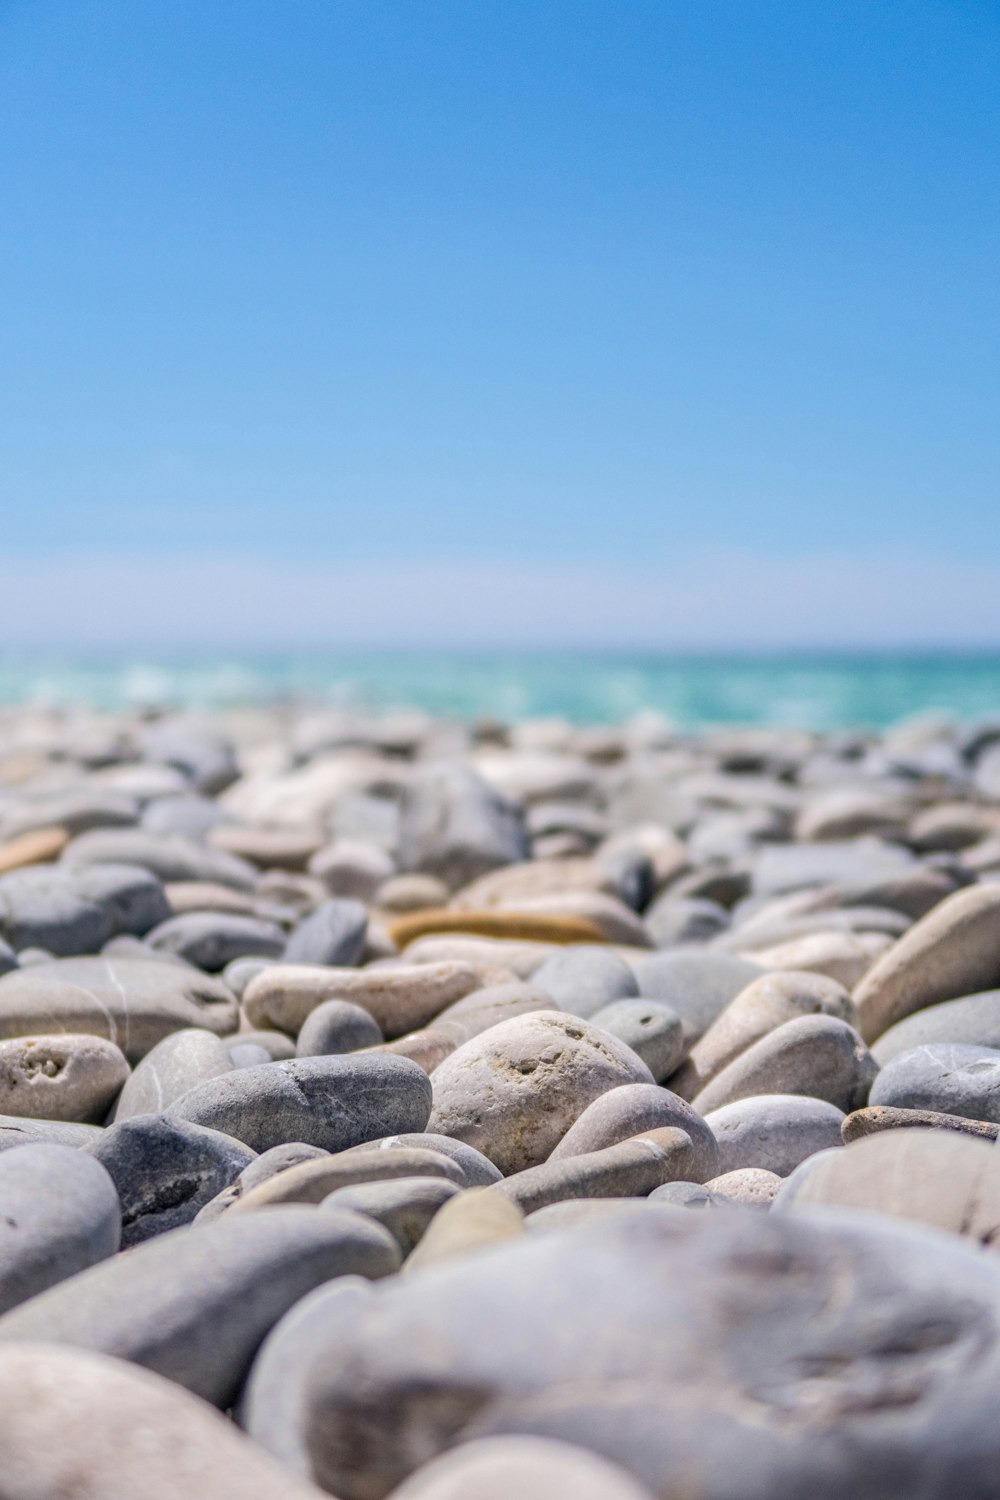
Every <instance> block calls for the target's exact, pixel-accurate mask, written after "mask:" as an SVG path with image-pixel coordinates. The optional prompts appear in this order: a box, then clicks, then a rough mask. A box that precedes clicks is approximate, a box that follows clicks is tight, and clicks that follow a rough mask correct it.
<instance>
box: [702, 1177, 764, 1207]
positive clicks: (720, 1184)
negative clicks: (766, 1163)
mask: <svg viewBox="0 0 1000 1500" xmlns="http://www.w3.org/2000/svg"><path fill="white" fill-rule="evenodd" d="M781 1181H782V1180H781V1178H780V1177H779V1176H778V1175H777V1173H776V1172H765V1171H764V1170H763V1169H762V1168H761V1167H741V1168H739V1169H738V1170H737V1171H735V1172H723V1174H722V1176H721V1177H713V1178H712V1180H711V1182H706V1184H705V1186H706V1187H707V1188H708V1190H709V1192H710V1193H713V1194H714V1195H715V1197H716V1198H721V1199H723V1200H724V1201H725V1202H726V1203H740V1204H742V1205H743V1206H744V1207H745V1208H770V1206H771V1204H772V1203H773V1202H774V1198H775V1194H776V1193H777V1192H778V1190H779V1188H780V1187H781Z"/></svg>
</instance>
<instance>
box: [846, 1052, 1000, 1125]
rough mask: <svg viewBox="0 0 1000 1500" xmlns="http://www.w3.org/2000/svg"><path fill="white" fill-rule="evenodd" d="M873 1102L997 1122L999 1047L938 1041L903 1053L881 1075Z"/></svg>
mask: <svg viewBox="0 0 1000 1500" xmlns="http://www.w3.org/2000/svg"><path fill="white" fill-rule="evenodd" d="M870 1102H871V1103H872V1104H887V1105H892V1106H893V1107H895V1108H897V1109H933V1110H940V1111H941V1112H942V1113H943V1114H946V1115H961V1116H963V1117H964V1118H965V1119H967V1120H991V1121H993V1122H994V1123H998V1122H1000V1051H998V1050H997V1049H996V1048H994V1047H965V1046H960V1045H955V1046H952V1045H951V1044H949V1043H947V1042H940V1043H937V1044H936V1045H931V1046H925V1047H915V1048H913V1050H912V1051H910V1052H901V1053H899V1055H898V1056H896V1057H894V1058H893V1059H892V1061H891V1062H889V1063H886V1065H885V1067H884V1068H883V1069H882V1071H881V1073H880V1074H879V1075H878V1078H877V1079H876V1080H875V1086H874V1088H873V1089H872V1091H871V1099H870Z"/></svg>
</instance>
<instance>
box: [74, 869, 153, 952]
mask: <svg viewBox="0 0 1000 1500" xmlns="http://www.w3.org/2000/svg"><path fill="white" fill-rule="evenodd" d="M71 874H72V879H73V880H74V881H75V882H76V886H77V889H78V890H80V891H81V892H82V893H83V895H84V896H86V897H87V898H88V899H90V900H93V901H99V902H100V904H101V905H102V907H103V908H104V910H105V911H107V912H108V913H109V914H110V916H111V922H112V928H113V931H114V932H115V933H116V934H119V933H120V934H128V935H131V936H132V937H142V936H143V935H144V934H145V933H147V932H148V931H149V930H150V928H151V927H155V926H156V924H157V923H158V922H162V921H164V920H165V918H167V917H168V916H169V915H170V903H169V902H168V900H167V894H166V892H165V890H164V889H163V884H162V882H161V881H160V879H159V878H158V876H156V875H155V874H153V872H152V871H150V870H146V869H143V868H142V866H141V865H130V864H104V865H94V866H93V867H91V868H84V869H78V870H74V871H72V872H71ZM49 946H51V945H49Z"/></svg>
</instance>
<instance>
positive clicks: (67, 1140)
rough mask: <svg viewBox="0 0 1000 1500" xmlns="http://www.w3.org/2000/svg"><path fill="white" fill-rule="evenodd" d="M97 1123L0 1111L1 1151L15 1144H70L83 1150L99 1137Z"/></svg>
mask: <svg viewBox="0 0 1000 1500" xmlns="http://www.w3.org/2000/svg"><path fill="white" fill-rule="evenodd" d="M102 1134H103V1131H102V1129H101V1127H100V1126H99V1125H75V1124H72V1123H70V1122H69V1121H67V1120H28V1119H25V1118H24V1117H21V1116H17V1115H0V1151H10V1150H11V1149H12V1148H13V1147H15V1146H35V1145H43V1144H44V1145H50V1146H70V1147H72V1148H73V1149H74V1150H78V1151H79V1150H86V1149H87V1147H89V1146H92V1145H93V1144H94V1143H95V1141H99V1140H100V1138H101V1135H102Z"/></svg>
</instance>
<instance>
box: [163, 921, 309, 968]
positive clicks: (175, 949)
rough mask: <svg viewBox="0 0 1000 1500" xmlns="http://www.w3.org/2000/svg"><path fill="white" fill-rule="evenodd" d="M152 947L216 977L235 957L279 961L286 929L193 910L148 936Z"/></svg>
mask: <svg viewBox="0 0 1000 1500" xmlns="http://www.w3.org/2000/svg"><path fill="white" fill-rule="evenodd" d="M146 941H147V942H148V943H149V945H150V947H151V948H156V949H160V950H161V951H164V952H167V953H174V954H176V955H177V957H178V958H183V959H185V960H186V961H187V962H188V963H189V964H195V965H196V966H197V967H198V968H199V969H206V970H208V971H209V972H210V973H213V974H217V973H218V972H219V970H220V969H224V968H225V967H226V965H227V964H229V963H232V961H233V959H234V958H279V957H280V956H281V954H282V953H283V952H284V950H285V933H284V929H283V928H281V927H279V926H278V924H277V922H266V921H263V920H262V919H261V918H260V917H242V916H238V915H234V914H232V913H230V912H214V911H211V912H209V911H191V912H187V913H185V915H184V916H180V917H171V918H170V920H169V921H167V922H162V923H161V924H160V926H159V927H154V928H153V930H152V932H150V933H149V934H147V937H146Z"/></svg>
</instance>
